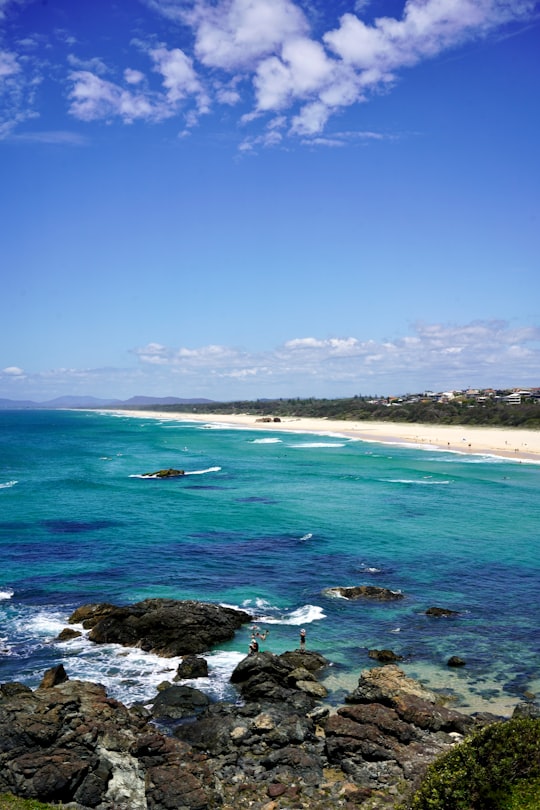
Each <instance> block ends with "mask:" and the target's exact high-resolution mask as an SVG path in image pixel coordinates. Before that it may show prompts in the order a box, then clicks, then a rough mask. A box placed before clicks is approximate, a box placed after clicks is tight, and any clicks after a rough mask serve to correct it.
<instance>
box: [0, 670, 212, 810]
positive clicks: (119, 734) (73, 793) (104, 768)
mask: <svg viewBox="0 0 540 810" xmlns="http://www.w3.org/2000/svg"><path fill="white" fill-rule="evenodd" d="M6 686H7V685H4V688H3V689H2V697H1V699H0V729H1V732H0V793H5V792H10V793H14V794H16V795H18V796H24V797H25V798H35V799H39V800H41V801H48V802H55V803H63V804H67V803H70V802H76V803H77V804H78V805H79V806H81V807H83V808H85V810H86V808H99V810H135V809H137V810H139V809H140V810H142V808H147V807H148V808H151V809H152V810H170V809H171V808H186V810H204V809H205V808H208V807H209V806H210V805H213V804H214V803H215V802H216V801H217V800H218V791H217V782H216V779H215V777H214V776H213V774H212V772H211V769H210V768H209V767H208V765H207V763H206V762H205V761H204V760H203V759H201V758H200V756H198V755H197V756H196V755H194V754H193V752H192V751H191V749H190V748H189V747H188V746H186V745H185V744H184V743H182V742H181V741H179V740H174V739H172V738H168V737H165V736H164V735H163V734H160V733H159V732H158V731H156V729H155V728H153V727H152V726H149V725H147V723H146V721H145V720H144V718H142V717H141V716H140V714H139V713H138V712H134V711H133V712H132V711H130V710H129V709H127V708H126V707H125V706H124V705H123V704H122V703H119V702H118V701H116V700H112V699H111V698H108V697H107V695H106V692H105V689H104V687H102V686H99V685H96V684H91V683H83V682H80V681H66V682H65V683H62V684H59V685H57V686H54V687H51V688H48V689H41V688H39V689H36V690H35V691H31V690H26V689H25V690H21V689H20V688H13V689H6V688H5V687H6ZM19 686H20V685H19Z"/></svg>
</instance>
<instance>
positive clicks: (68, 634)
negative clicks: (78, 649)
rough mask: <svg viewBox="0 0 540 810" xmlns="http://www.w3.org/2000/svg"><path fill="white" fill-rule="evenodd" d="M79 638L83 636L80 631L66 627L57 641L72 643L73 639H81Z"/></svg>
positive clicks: (59, 634)
mask: <svg viewBox="0 0 540 810" xmlns="http://www.w3.org/2000/svg"><path fill="white" fill-rule="evenodd" d="M79 636H82V633H81V631H80V630H73V628H72V627H64V629H63V630H62V631H61V632H60V633H58V636H57V637H56V640H57V641H71V639H72V638H79Z"/></svg>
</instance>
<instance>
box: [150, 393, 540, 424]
mask: <svg viewBox="0 0 540 810" xmlns="http://www.w3.org/2000/svg"><path fill="white" fill-rule="evenodd" d="M141 410H159V411H168V412H170V413H175V412H184V413H185V411H186V406H185V405H184V406H179V405H160V406H155V407H154V406H149V407H147V408H145V409H141ZM190 410H191V411H192V412H193V413H202V414H205V413H208V414H212V413H223V414H249V415H251V416H254V417H256V418H257V417H264V416H272V417H279V418H291V417H306V418H317V419H339V420H344V421H355V422H361V421H366V422H368V421H372V422H419V423H423V424H440V425H484V426H486V425H496V426H500V427H521V428H532V429H538V428H540V403H538V402H536V401H534V400H531V401H526V402H522V403H521V404H509V403H507V402H501V401H498V400H492V399H488V400H486V401H484V402H477V401H476V400H474V399H464V400H461V399H460V400H457V399H456V400H451V401H450V402H432V401H429V400H420V401H415V402H402V403H399V404H387V403H385V402H382V401H378V400H377V401H373V400H372V399H368V398H367V397H350V398H346V399H315V398H313V397H310V398H307V399H260V400H238V401H235V402H211V403H204V404H197V405H192V406H190Z"/></svg>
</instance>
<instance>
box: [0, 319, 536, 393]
mask: <svg viewBox="0 0 540 810" xmlns="http://www.w3.org/2000/svg"><path fill="white" fill-rule="evenodd" d="M132 354H133V355H134V357H136V358H137V361H138V366H137V367H136V368H126V369H99V368H98V369H73V368H70V369H52V370H48V371H42V372H38V373H29V372H26V371H24V370H23V369H22V368H19V367H17V366H9V367H7V368H5V369H4V370H3V371H1V372H0V383H1V387H0V396H6V397H10V396H11V395H16V396H17V397H19V398H20V397H21V396H25V397H28V398H33V399H36V398H37V399H40V398H41V399H46V398H48V397H52V396H57V395H60V394H70V393H71V394H72V393H85V394H93V395H95V396H108V397H128V396H132V395H134V394H155V395H165V394H176V395H178V396H206V397H210V398H212V399H217V400H220V399H221V400H231V399H243V398H247V399H257V398H260V397H273V396H278V397H287V396H321V397H341V396H351V395H354V394H366V395H371V394H376V393H379V394H402V393H405V392H411V391H412V392H414V391H416V392H421V391H424V390H427V389H431V390H435V391H443V390H452V389H460V388H467V387H469V386H471V385H473V386H475V387H491V386H493V387H501V388H504V387H511V386H524V387H530V386H535V385H536V386H537V385H538V383H539V381H538V369H539V368H540V327H536V326H526V327H511V326H510V325H509V324H508V323H505V322H502V321H477V322H472V323H469V324H453V325H452V324H450V325H449V324H417V325H416V326H415V327H414V329H413V330H412V331H411V332H410V333H409V334H405V335H402V336H400V337H396V338H394V339H392V340H372V339H369V338H366V339H363V338H360V337H354V336H348V337H339V336H334V337H326V338H325V337H316V336H310V337H297V338H292V339H291V340H288V341H286V342H285V343H284V344H282V345H281V346H278V347H276V348H273V349H269V350H267V351H261V352H249V351H245V350H240V349H237V348H233V347H228V346H222V345H215V344H211V345H207V346H198V347H187V346H180V347H171V346H165V345H163V344H161V343H157V342H156V343H148V344H146V345H145V346H142V347H140V348H136V349H134V350H133V352H132ZM23 392H24V393H23ZM179 392H180V393H179Z"/></svg>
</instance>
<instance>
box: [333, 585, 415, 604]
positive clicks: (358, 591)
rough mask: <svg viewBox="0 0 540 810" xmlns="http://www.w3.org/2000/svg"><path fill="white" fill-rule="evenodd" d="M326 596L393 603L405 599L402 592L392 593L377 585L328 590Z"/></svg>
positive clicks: (340, 587)
mask: <svg viewBox="0 0 540 810" xmlns="http://www.w3.org/2000/svg"><path fill="white" fill-rule="evenodd" d="M324 594H325V595H326V596H340V597H342V598H343V599H376V600H379V601H381V602H391V601H393V600H395V599H403V594H402V593H401V591H391V590H390V589H389V588H379V587H377V586H376V585H351V586H347V587H345V586H337V587H335V588H326V590H325V591H324Z"/></svg>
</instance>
